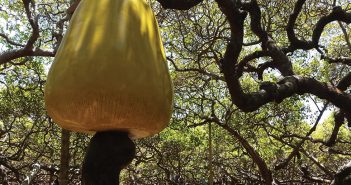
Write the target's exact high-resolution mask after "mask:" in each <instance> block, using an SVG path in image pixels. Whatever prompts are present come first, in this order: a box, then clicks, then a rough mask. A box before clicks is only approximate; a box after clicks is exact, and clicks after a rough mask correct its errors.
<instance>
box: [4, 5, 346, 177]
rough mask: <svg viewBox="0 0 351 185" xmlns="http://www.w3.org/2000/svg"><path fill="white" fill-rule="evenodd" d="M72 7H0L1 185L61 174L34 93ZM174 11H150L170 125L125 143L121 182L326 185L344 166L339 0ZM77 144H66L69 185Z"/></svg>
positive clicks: (49, 126)
mask: <svg viewBox="0 0 351 185" xmlns="http://www.w3.org/2000/svg"><path fill="white" fill-rule="evenodd" d="M78 2H79V1H63V0H60V1H53V0H38V1H31V0H23V1H18V0H14V1H13V0H3V1H1V2H0V184H19V183H21V182H23V181H24V180H25V179H26V177H27V176H29V175H30V173H31V172H32V171H33V168H34V167H33V165H34V164H39V165H40V171H39V173H37V174H35V176H34V179H33V180H32V183H33V184H49V183H52V182H54V181H55V180H56V179H57V176H58V174H59V173H60V172H61V171H60V167H59V166H60V160H61V159H60V146H61V143H60V139H61V129H60V128H58V127H57V125H56V124H55V123H53V122H52V120H51V119H50V118H49V117H48V116H47V114H46V112H45V108H44V102H43V86H44V84H45V79H46V72H47V69H48V67H49V65H50V63H51V62H52V57H53V56H54V53H55V52H56V49H57V46H58V45H59V43H60V42H61V39H62V36H63V34H64V32H65V30H66V28H67V25H68V21H69V19H70V17H71V15H72V13H73V12H74V9H75V7H76V5H77V3H78ZM167 2H169V3H167ZM172 2H173V4H172ZM177 2H178V3H174V1H173V0H168V1H163V0H158V2H156V1H150V2H149V3H150V5H151V6H152V8H153V9H154V12H155V14H156V15H157V19H158V22H159V25H160V28H161V31H162V37H163V41H164V45H165V48H166V54H167V60H168V61H167V62H168V64H169V68H170V70H171V76H172V79H173V85H174V91H175V95H176V98H175V102H174V110H173V116H172V121H171V124H170V126H169V127H168V128H166V129H165V130H164V131H163V132H161V133H160V134H159V135H156V136H154V137H152V138H146V139H143V140H139V141H136V142H137V146H138V147H137V157H136V159H135V160H134V161H133V162H132V164H131V165H130V166H128V167H127V168H126V170H124V172H123V175H122V179H123V182H124V184H207V183H208V182H209V177H210V176H211V171H212V172H213V178H214V184H272V183H276V184H303V183H305V184H308V183H309V184H329V183H330V182H331V180H332V179H333V175H334V174H335V172H336V171H337V169H338V168H339V167H340V166H342V165H343V164H345V163H346V162H347V161H349V160H350V156H351V149H350V148H351V147H350V144H351V143H350V139H351V134H350V131H349V127H348V125H346V123H347V122H348V123H349V124H350V123H351V121H350V120H351V119H350V114H351V113H350V112H351V110H350V106H349V105H350V101H347V100H350V99H351V98H350V81H351V80H350V76H351V75H350V70H351V63H350V61H351V60H350V59H349V57H350V56H349V55H350V50H351V44H350V40H349V39H350V38H349V34H350V26H348V25H347V24H348V23H350V22H351V21H350V19H351V18H350V17H351V14H350V9H351V4H350V2H349V1H346V0H338V1H336V0H318V1H312V0H275V1H270V0H258V1H255V0H252V1H236V2H237V3H233V2H234V1H231V0H209V1H201V0H194V1H188V0H177ZM189 2H190V3H189ZM256 3H257V4H256ZM299 4H300V5H301V8H300V9H299V6H298V5H299ZM257 7H258V9H257ZM255 8H256V9H255ZM340 8H341V10H342V11H340ZM177 9H183V10H184V9H185V11H179V10H177ZM294 12H295V13H297V17H296V19H295V20H294V18H293V16H292V15H293V13H294ZM333 13H335V14H337V13H338V14H337V15H338V16H336V17H332V16H330V15H331V14H333ZM244 14H245V15H244ZM246 14H248V15H246ZM231 16H233V17H234V18H232V17H231ZM240 16H243V17H244V18H243V19H242V21H243V22H242V24H243V25H242V28H241V27H240V22H239V21H240V20H241V19H240V18H239V17H240ZM342 16H345V17H346V18H343V17H342ZM330 17H331V18H330ZM330 19H331V20H330ZM321 20H327V23H328V24H325V27H322V28H321V27H320V25H321ZM328 21H330V22H328ZM345 23H347V24H345ZM289 25H290V27H289ZM291 25H292V28H291ZM241 31H242V33H241ZM319 32H320V35H318V33H319ZM241 34H242V35H241ZM240 36H242V38H240ZM240 39H242V42H240ZM316 39H317V44H315V40H316ZM301 43H302V44H301ZM238 48H240V51H239V50H238ZM284 61H285V62H284ZM279 62H281V65H279V64H280V63H279ZM290 64H291V68H289V65H290ZM284 66H285V67H284ZM291 72H293V74H292V73H291ZM289 87H292V88H289ZM324 94H327V95H324ZM338 120H339V121H338ZM340 120H341V121H340ZM209 125H211V133H209ZM210 136H211V137H210ZM88 140H89V136H88V135H85V134H78V133H74V134H72V135H71V137H70V148H69V150H70V157H71V158H70V166H69V167H70V168H69V178H70V182H71V183H72V184H79V178H80V165H81V161H82V158H83V154H84V151H85V147H86V144H87V142H88ZM210 143H211V144H212V145H211V148H210V147H209V146H210ZM210 150H211V151H212V156H210V155H209V152H210Z"/></svg>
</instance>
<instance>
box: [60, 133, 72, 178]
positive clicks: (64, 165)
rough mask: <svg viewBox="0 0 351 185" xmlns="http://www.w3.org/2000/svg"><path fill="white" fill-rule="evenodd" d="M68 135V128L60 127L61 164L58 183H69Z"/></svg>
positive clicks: (69, 134)
mask: <svg viewBox="0 0 351 185" xmlns="http://www.w3.org/2000/svg"><path fill="white" fill-rule="evenodd" d="M70 136H71V133H70V131H68V130H64V129H62V131H61V158H60V161H61V164H60V173H59V183H60V185H68V183H69V161H70V154H69V147H70V141H69V140H70Z"/></svg>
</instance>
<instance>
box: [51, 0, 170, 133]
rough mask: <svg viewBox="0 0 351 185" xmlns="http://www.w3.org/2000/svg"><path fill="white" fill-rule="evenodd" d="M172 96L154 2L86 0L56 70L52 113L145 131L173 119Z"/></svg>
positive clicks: (63, 122)
mask: <svg viewBox="0 0 351 185" xmlns="http://www.w3.org/2000/svg"><path fill="white" fill-rule="evenodd" d="M172 95H173V92H172V85H171V81H170V76H169V73H168V69H167V64H166V59H165V53H164V50H163V46H162V42H161V39H160V34H159V30H158V25H157V22H156V20H155V18H154V15H153V12H152V11H151V9H150V7H149V6H148V5H147V4H146V2H144V0H83V1H82V2H81V3H80V5H79V6H78V8H77V10H76V12H75V13H74V15H73V17H72V20H71V22H70V26H69V28H68V30H67V33H66V35H65V37H64V39H63V41H62V43H61V45H60V47H59V49H58V51H57V54H56V57H55V60H54V63H53V64H52V66H51V69H50V71H49V74H48V78H47V83H46V87H45V103H46V108H47V111H48V114H49V115H50V116H51V117H52V119H53V120H54V121H55V122H57V123H58V124H59V125H60V126H61V127H63V128H65V129H68V130H73V131H78V132H92V131H93V132H94V131H106V130H124V131H127V132H128V133H129V134H130V136H131V137H133V138H142V137H146V136H150V135H153V134H156V133H158V132H160V131H161V130H162V129H163V128H165V127H166V126H167V124H168V122H169V119H170V115H171V107H172Z"/></svg>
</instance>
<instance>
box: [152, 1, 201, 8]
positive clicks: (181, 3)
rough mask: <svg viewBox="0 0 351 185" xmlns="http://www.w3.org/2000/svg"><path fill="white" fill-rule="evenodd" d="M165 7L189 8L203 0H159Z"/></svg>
mask: <svg viewBox="0 0 351 185" xmlns="http://www.w3.org/2000/svg"><path fill="white" fill-rule="evenodd" d="M157 1H158V2H159V3H160V4H161V5H162V7H163V8H164V9H174V10H189V9H190V8H192V7H194V6H196V5H198V4H200V3H201V2H202V1H203V0H157Z"/></svg>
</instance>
